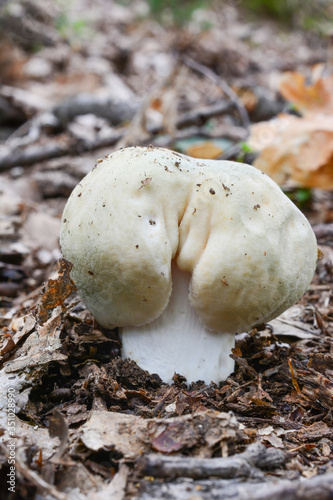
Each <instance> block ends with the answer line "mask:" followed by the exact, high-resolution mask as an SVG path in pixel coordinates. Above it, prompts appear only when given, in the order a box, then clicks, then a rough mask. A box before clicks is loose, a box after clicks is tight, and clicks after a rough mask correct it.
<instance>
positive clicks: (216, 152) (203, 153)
mask: <svg viewBox="0 0 333 500" xmlns="http://www.w3.org/2000/svg"><path fill="white" fill-rule="evenodd" d="M222 153H223V150H222V149H221V148H219V147H218V146H217V145H216V144H214V143H213V142H211V141H205V142H202V143H200V144H194V145H192V146H189V147H188V148H187V151H186V154H188V155H189V156H193V158H205V159H207V160H214V159H215V158H218V157H219V156H220V155H221V154H222Z"/></svg>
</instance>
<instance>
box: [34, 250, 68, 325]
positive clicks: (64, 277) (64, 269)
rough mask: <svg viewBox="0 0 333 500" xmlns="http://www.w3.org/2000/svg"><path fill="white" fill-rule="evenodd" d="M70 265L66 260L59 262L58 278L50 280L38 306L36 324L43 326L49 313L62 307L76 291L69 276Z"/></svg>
mask: <svg viewBox="0 0 333 500" xmlns="http://www.w3.org/2000/svg"><path fill="white" fill-rule="evenodd" d="M72 267H73V266H72V264H71V263H70V262H69V261H68V260H66V259H60V261H59V278H57V279H55V280H52V279H50V280H49V281H48V282H47V284H46V290H45V292H44V294H43V296H42V297H41V299H40V302H39V304H38V322H39V324H40V325H43V324H44V323H45V322H46V321H47V319H48V318H49V315H50V311H52V310H53V309H55V308H56V307H57V306H63V304H64V301H65V300H66V299H67V297H69V295H70V294H71V293H72V292H73V291H74V290H75V289H76V287H75V285H74V283H73V281H72V280H71V277H70V275H69V273H70V271H71V269H72Z"/></svg>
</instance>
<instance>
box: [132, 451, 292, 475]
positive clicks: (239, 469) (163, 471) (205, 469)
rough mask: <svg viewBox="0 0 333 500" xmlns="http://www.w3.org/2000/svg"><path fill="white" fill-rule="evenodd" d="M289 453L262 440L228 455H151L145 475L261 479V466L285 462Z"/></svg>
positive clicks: (270, 466)
mask: <svg viewBox="0 0 333 500" xmlns="http://www.w3.org/2000/svg"><path fill="white" fill-rule="evenodd" d="M286 459H287V455H286V454H285V453H284V452H283V451H281V450H279V449H276V448H266V447H265V446H264V445H263V444H261V443H254V444H253V445H250V446H249V447H248V448H247V450H246V451H245V452H244V453H239V454H237V455H233V456H230V457H227V458H197V457H179V456H164V455H157V454H156V455H155V454H150V455H147V456H145V457H144V458H143V459H142V471H143V474H144V475H148V476H154V477H166V478H176V477H190V478H192V479H204V478H208V477H212V476H214V477H219V478H224V479H229V478H237V477H251V478H262V477H263V473H262V472H261V471H260V470H259V469H260V468H274V467H276V466H279V465H282V464H283V463H284V462H285V461H286Z"/></svg>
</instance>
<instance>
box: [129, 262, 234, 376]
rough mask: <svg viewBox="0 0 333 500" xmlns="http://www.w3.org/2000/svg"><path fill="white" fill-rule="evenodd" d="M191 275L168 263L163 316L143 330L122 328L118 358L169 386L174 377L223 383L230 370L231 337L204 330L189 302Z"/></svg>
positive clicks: (232, 364)
mask: <svg viewBox="0 0 333 500" xmlns="http://www.w3.org/2000/svg"><path fill="white" fill-rule="evenodd" d="M190 278H191V275H190V273H186V272H183V271H180V270H179V269H178V268H177V266H176V265H175V264H174V263H172V283H173V291H172V294H171V297H170V300H169V303H168V306H167V307H166V309H165V310H164V312H163V313H162V314H161V316H159V317H158V318H157V319H155V320H154V321H152V322H151V323H148V324H147V325H143V326H139V327H137V326H130V327H124V328H122V358H123V359H125V358H130V359H132V360H134V361H136V363H137V364H138V365H139V366H140V367H141V368H143V369H145V370H148V371H149V372H150V373H158V374H159V376H160V377H161V379H162V380H163V381H164V382H166V383H169V384H170V383H172V377H173V375H174V373H178V374H180V375H183V376H184V377H186V379H187V382H188V383H191V382H196V381H198V380H203V381H204V382H205V383H206V384H209V383H211V382H215V383H219V382H220V381H222V380H225V379H226V378H227V377H228V376H229V375H230V373H232V372H233V370H234V361H233V360H232V358H230V356H229V355H230V354H231V349H232V348H233V347H234V343H235V335H234V334H230V333H224V334H218V333H215V332H212V331H210V330H208V329H207V328H206V327H205V326H204V325H203V323H202V322H201V321H200V320H199V318H198V316H197V314H196V312H195V310H194V309H193V308H192V307H191V305H190V302H189V283H190Z"/></svg>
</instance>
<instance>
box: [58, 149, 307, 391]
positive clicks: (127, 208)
mask: <svg viewBox="0 0 333 500" xmlns="http://www.w3.org/2000/svg"><path fill="white" fill-rule="evenodd" d="M60 242H61V248H62V252H63V255H64V257H65V258H66V259H68V260H69V261H71V262H72V264H73V270H72V273H71V275H72V278H73V280H74V282H75V283H76V285H77V287H78V290H79V293H80V295H81V298H82V299H83V301H84V303H85V304H86V306H87V308H88V309H89V310H90V311H91V313H92V314H93V315H94V317H95V319H96V320H97V321H98V323H99V324H101V325H102V326H104V327H107V328H111V327H115V326H118V327H120V328H121V337H122V356H123V358H126V357H129V358H131V359H132V360H135V361H136V362H137V363H138V365H139V366H140V367H141V368H143V369H146V370H148V371H149V372H150V373H158V374H159V375H160V377H161V379H162V380H163V381H164V382H167V383H171V382H172V379H173V376H174V373H175V372H176V373H179V374H181V375H183V376H185V377H186V379H187V381H188V382H193V381H197V380H203V381H204V382H205V383H210V382H211V381H213V382H215V383H218V382H220V381H222V380H225V379H226V378H227V377H228V376H229V375H230V373H232V371H233V370H234V362H233V360H232V359H231V358H230V354H231V350H232V348H233V346H234V341H235V340H234V339H235V334H236V333H241V332H246V331H248V330H249V329H251V328H253V327H255V326H258V325H260V324H263V323H266V322H268V321H269V320H271V319H273V318H275V317H276V316H278V315H279V314H281V313H282V312H283V311H284V310H285V309H287V308H288V307H290V306H291V305H293V304H294V303H295V302H296V301H297V300H298V299H299V298H300V297H301V296H302V295H303V293H304V292H305V291H306V289H307V287H308V285H309V283H310V281H311V279H312V276H313V273H314V270H315V265H316V260H317V245H316V238H315V236H314V233H313V231H312V229H311V226H310V224H309V222H308V221H307V219H306V218H305V217H304V215H303V214H302V213H301V212H300V211H299V210H298V209H297V208H296V206H295V205H294V204H293V203H292V202H291V201H290V200H289V199H288V198H287V196H285V195H284V194H283V192H282V191H281V189H280V188H279V186H278V185H277V184H275V182H274V181H272V180H271V179H270V178H269V177H268V176H267V175H265V174H263V173H262V172H261V171H259V170H257V169H256V168H254V167H251V166H249V165H245V164H240V163H235V162H230V161H216V160H198V159H194V158H190V157H187V156H185V155H180V154H178V153H176V152H172V151H169V150H166V149H160V148H154V147H152V146H149V147H130V148H125V149H121V150H119V151H117V152H115V153H112V154H110V155H109V156H107V157H106V158H105V159H103V160H98V163H97V165H96V167H95V168H94V169H93V170H92V171H91V172H89V173H88V175H86V177H85V178H84V179H83V180H82V181H81V182H80V183H79V184H78V185H77V186H76V188H75V189H74V191H73V192H72V194H71V196H70V198H69V200H68V202H67V204H66V207H65V210H64V213H63V217H62V222H61V236H60Z"/></svg>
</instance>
